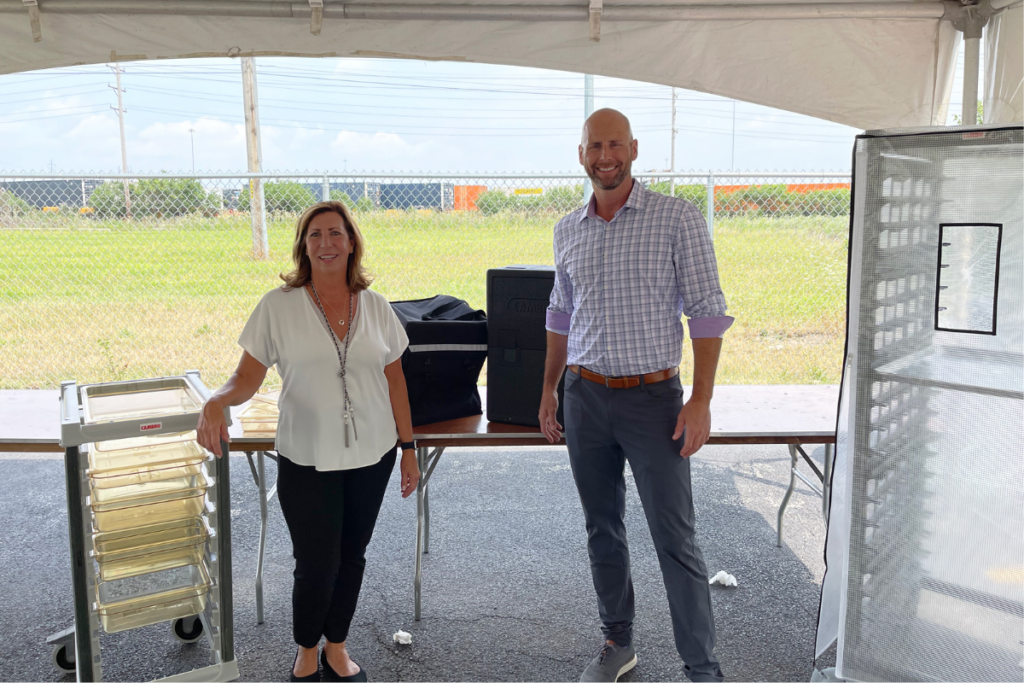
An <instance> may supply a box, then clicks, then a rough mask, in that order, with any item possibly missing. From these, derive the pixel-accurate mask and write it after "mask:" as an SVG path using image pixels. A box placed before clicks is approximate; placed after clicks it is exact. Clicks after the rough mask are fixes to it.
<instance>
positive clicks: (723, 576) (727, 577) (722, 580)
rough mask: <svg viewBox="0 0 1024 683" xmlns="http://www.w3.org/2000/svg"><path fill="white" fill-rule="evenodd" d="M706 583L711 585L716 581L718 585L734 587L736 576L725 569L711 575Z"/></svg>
mask: <svg viewBox="0 0 1024 683" xmlns="http://www.w3.org/2000/svg"><path fill="white" fill-rule="evenodd" d="M708 583H709V584H711V585H712V586H713V585H715V584H716V583H717V584H718V585H720V586H730V587H732V588H735V587H736V586H737V585H738V584H737V583H736V577H735V576H733V575H732V574H730V573H729V572H727V571H725V570H722V571H720V572H718V573H717V574H715V575H714V576H712V577H711V579H710V580H709V581H708Z"/></svg>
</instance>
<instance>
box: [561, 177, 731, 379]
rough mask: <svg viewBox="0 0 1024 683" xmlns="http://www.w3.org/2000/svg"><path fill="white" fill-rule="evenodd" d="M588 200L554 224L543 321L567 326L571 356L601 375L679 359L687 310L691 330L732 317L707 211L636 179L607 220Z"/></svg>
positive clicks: (713, 332) (724, 325) (713, 328)
mask: <svg viewBox="0 0 1024 683" xmlns="http://www.w3.org/2000/svg"><path fill="white" fill-rule="evenodd" d="M595 201H596V198H592V199H591V202H590V204H589V206H587V207H581V208H579V209H577V210H576V211H573V212H572V213H570V214H569V215H568V216H566V217H564V218H563V219H562V220H560V221H559V222H558V224H557V225H556V226H555V238H554V247H555V285H554V288H553V289H552V290H551V301H550V305H549V306H548V313H547V329H548V330H550V331H552V332H557V333H559V334H568V335H569V339H568V350H569V356H568V363H569V364H570V365H582V366H584V367H586V368H588V369H590V370H592V371H594V372H599V373H601V374H603V375H608V376H611V377H621V376H625V375H640V374H645V373H648V372H656V371H658V370H664V369H666V368H674V367H678V366H679V364H680V362H681V361H682V355H683V324H682V321H681V316H682V315H683V314H684V313H685V314H686V316H687V318H689V325H690V336H691V337H719V336H721V335H722V334H723V333H724V332H725V330H726V329H728V327H729V325H731V324H732V322H733V319H732V318H731V317H729V316H726V315H725V309H726V306H725V295H724V294H722V288H721V287H720V286H719V283H718V264H717V262H716V261H715V251H714V247H713V245H712V242H711V238H710V236H709V235H708V230H707V225H706V224H705V222H704V217H703V216H702V215H701V213H700V211H699V210H698V209H697V207H695V206H694V205H693V204H691V203H689V202H687V201H684V200H682V199H678V198H675V197H668V196H665V195H662V194H658V193H656V192H651V191H650V190H647V189H645V188H644V187H643V186H642V185H641V184H640V183H639V182H636V181H634V183H633V190H632V191H631V192H630V194H629V199H628V200H627V201H626V204H625V205H624V206H623V207H622V208H621V209H619V211H618V213H616V214H615V216H614V218H612V220H611V221H610V222H609V221H605V220H604V219H602V218H601V217H600V216H598V215H597V211H596V203H595Z"/></svg>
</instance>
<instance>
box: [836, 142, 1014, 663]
mask: <svg viewBox="0 0 1024 683" xmlns="http://www.w3.org/2000/svg"><path fill="white" fill-rule="evenodd" d="M1022 158H1024V132H1022V129H1021V126H1020V125H1019V124H1012V125H998V126H997V125H993V126H986V127H973V126H972V127H965V128H957V129H952V130H951V129H927V130H894V131H876V132H870V133H866V134H864V135H862V136H859V137H858V139H857V147H856V153H855V164H854V170H855V173H854V188H853V197H854V206H853V221H852V234H851V240H850V244H851V257H850V264H851V265H850V289H849V296H850V304H849V315H850V318H849V333H848V335H849V336H848V340H849V341H848V343H849V346H848V363H849V366H848V368H847V373H846V377H845V379H844V383H845V384H846V387H845V390H844V396H848V399H847V402H846V405H845V406H844V407H843V409H842V410H841V411H840V412H841V414H840V421H839V431H840V434H839V442H840V443H843V442H844V441H845V442H846V443H847V446H846V448H845V450H846V454H844V457H845V458H847V463H846V464H844V465H843V466H842V467H837V470H839V469H841V470H842V471H844V472H845V473H846V474H845V476H844V477H843V480H839V479H837V480H836V481H835V482H834V486H833V490H835V489H836V488H837V487H841V488H842V489H843V490H844V492H843V497H844V498H845V501H846V503H845V509H838V510H837V509H836V508H835V507H833V509H832V510H831V518H830V524H831V525H838V529H833V528H830V530H829V544H830V547H829V548H828V551H827V552H828V553H829V567H828V571H829V572H843V573H842V574H841V576H842V581H843V584H842V592H843V599H842V604H841V607H840V609H839V619H838V623H839V649H838V653H837V670H836V674H837V675H838V676H839V677H840V678H841V679H845V680H975V681H986V680H989V681H1001V680H1019V679H1020V678H1021V667H1022V666H1024V660H1022V659H1021V657H1022V655H1024V650H1022V645H1021V639H1020V636H1021V629H1022V626H1024V589H1022V582H1021V580H1020V578H1019V575H1020V561H1021V557H1022V556H1024V541H1022V537H1021V533H1020V529H1021V528H1022V525H1024V514H1022V510H1024V506H1022V504H1024V461H1022V459H1021V457H1020V454H1021V446H1022V444H1024V419H1022V418H1024V412H1022V401H1024V355H1022V350H1024V306H1022V292H1024V219H1022V193H1021V187H1022V183H1024V173H1022ZM844 433H845V438H844ZM844 536H845V539H844V538H843V537H844ZM844 540H845V541H846V543H845V544H844V545H845V546H846V547H845V549H844V550H843V552H840V553H835V554H833V551H834V550H835V549H834V548H832V547H831V544H833V543H837V542H839V541H844ZM840 555H841V556H843V558H844V561H843V563H842V566H836V564H838V563H836V564H834V563H833V558H838V557H839V556H840ZM829 581H830V579H829V578H826V583H829ZM826 591H827V589H826Z"/></svg>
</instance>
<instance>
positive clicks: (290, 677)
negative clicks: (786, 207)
mask: <svg viewBox="0 0 1024 683" xmlns="http://www.w3.org/2000/svg"><path fill="white" fill-rule="evenodd" d="M297 661H299V653H298V652H296V653H295V662H297ZM324 661H325V662H326V661H327V660H326V659H325V660H324ZM295 662H292V670H291V671H289V672H288V680H289V681H319V680H320V668H319V667H317V670H316V671H314V672H313V673H311V674H309V675H308V676H296V675H295Z"/></svg>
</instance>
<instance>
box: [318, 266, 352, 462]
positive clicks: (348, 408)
mask: <svg viewBox="0 0 1024 683" xmlns="http://www.w3.org/2000/svg"><path fill="white" fill-rule="evenodd" d="M309 287H310V289H312V290H313V298H314V299H316V305H317V307H318V308H319V309H320V313H321V314H322V315H323V316H324V322H325V323H327V329H328V330H329V331H330V333H331V341H332V342H334V350H335V351H337V352H338V363H340V364H341V371H340V372H339V373H338V376H339V377H341V391H342V394H343V395H344V402H343V405H342V409H343V411H344V419H345V448H348V423H349V421H350V420H351V422H352V436H353V438H354V439H355V440H356V441H359V432H358V431H356V411H355V409H354V408H353V407H352V399H350V398H349V397H348V381H347V380H346V379H345V364H346V363H347V362H348V344H349V340H350V339H352V334H353V331H352V319H353V317H354V315H353V311H354V310H355V298H356V295H355V294H353V293H352V292H349V295H348V331H347V332H346V333H345V350H344V352H342V350H341V348H340V347H339V346H338V335H336V334H334V330H332V329H331V321H330V320H329V319H328V318H327V312H326V311H325V310H324V307H323V304H321V303H320V295H319V294H317V292H316V286H315V285H313V283H312V281H311V282H310V283H309ZM340 322H341V324H342V325H344V324H345V321H344V320H342V321H340Z"/></svg>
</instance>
